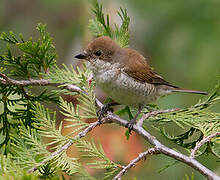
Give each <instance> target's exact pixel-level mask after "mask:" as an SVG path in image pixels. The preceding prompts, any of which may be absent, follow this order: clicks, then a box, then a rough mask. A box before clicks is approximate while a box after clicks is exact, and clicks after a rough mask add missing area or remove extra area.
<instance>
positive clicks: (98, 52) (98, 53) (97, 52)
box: [94, 50, 102, 56]
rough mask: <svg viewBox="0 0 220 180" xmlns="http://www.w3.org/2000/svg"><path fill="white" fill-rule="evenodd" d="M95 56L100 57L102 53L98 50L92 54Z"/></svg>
mask: <svg viewBox="0 0 220 180" xmlns="http://www.w3.org/2000/svg"><path fill="white" fill-rule="evenodd" d="M94 54H95V55H96V56H101V55H102V51H100V50H98V51H96V52H95V53H94Z"/></svg>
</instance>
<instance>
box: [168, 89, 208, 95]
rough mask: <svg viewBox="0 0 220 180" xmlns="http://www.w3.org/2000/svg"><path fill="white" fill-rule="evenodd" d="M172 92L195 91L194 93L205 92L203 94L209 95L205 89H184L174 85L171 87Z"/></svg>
mask: <svg viewBox="0 0 220 180" xmlns="http://www.w3.org/2000/svg"><path fill="white" fill-rule="evenodd" d="M171 91H172V92H183V93H193V94H203V95H208V93H207V92H203V91H195V90H191V89H183V88H178V87H174V88H172V89H171Z"/></svg>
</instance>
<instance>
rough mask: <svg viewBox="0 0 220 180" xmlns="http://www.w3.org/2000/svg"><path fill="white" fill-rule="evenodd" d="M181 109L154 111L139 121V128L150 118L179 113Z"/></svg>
mask: <svg viewBox="0 0 220 180" xmlns="http://www.w3.org/2000/svg"><path fill="white" fill-rule="evenodd" d="M178 110H180V109H178V108H173V109H166V110H159V111H152V112H149V113H146V114H144V115H143V116H142V117H141V118H140V119H139V121H138V123H137V126H142V125H143V122H144V120H146V119H148V118H149V117H153V116H157V115H158V114H163V113H169V112H174V111H178Z"/></svg>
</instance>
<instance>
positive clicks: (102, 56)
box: [75, 36, 208, 128]
mask: <svg viewBox="0 0 220 180" xmlns="http://www.w3.org/2000/svg"><path fill="white" fill-rule="evenodd" d="M75 57H76V58H78V59H85V60H87V61H89V62H90V63H89V64H90V65H89V66H90V68H91V70H92V72H93V76H94V78H95V81H96V83H97V85H98V86H99V87H100V88H101V89H102V90H103V91H104V92H105V93H106V94H107V95H108V96H109V97H110V98H112V99H113V100H114V101H115V102H117V103H119V104H124V105H128V106H134V107H139V111H138V112H140V111H141V110H142V108H143V105H145V104H148V103H150V102H152V101H155V100H157V99H158V98H159V97H161V96H164V95H167V94H170V93H172V92H183V93H194V94H204V95H207V94H208V93H207V92H202V91H195V90H189V89H183V88H179V87H177V86H175V85H172V84H170V83H169V82H167V81H165V80H164V79H163V78H162V77H161V76H160V75H158V74H157V73H155V72H154V71H153V69H152V68H151V67H150V65H149V64H148V63H147V60H148V59H146V58H145V57H144V56H142V55H141V54H140V53H139V52H137V51H136V50H134V49H130V48H121V47H120V46H119V45H118V44H117V43H115V42H114V41H113V40H112V39H111V38H109V37H107V36H103V37H99V38H96V39H95V40H93V41H92V42H91V43H90V44H89V45H88V46H87V48H86V49H85V50H84V52H83V53H81V54H79V55H77V56H75ZM106 107H109V106H105V109H106ZM136 118H137V115H136V116H135V118H134V119H133V120H132V121H130V123H129V125H128V127H129V128H132V126H133V124H134V123H136Z"/></svg>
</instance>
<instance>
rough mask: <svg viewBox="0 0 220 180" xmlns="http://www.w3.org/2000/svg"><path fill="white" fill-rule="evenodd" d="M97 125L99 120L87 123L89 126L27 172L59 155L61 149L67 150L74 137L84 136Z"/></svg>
mask: <svg viewBox="0 0 220 180" xmlns="http://www.w3.org/2000/svg"><path fill="white" fill-rule="evenodd" d="M98 125H100V122H99V121H96V122H94V123H91V124H89V126H88V127H87V128H86V129H84V130H83V131H81V132H80V133H79V134H77V135H76V136H74V137H73V139H72V140H70V141H69V142H68V143H66V144H65V145H64V146H62V147H61V148H60V149H58V150H57V151H55V152H53V153H52V154H51V155H50V157H48V158H47V159H45V160H43V161H42V162H40V163H39V164H37V165H36V166H35V167H33V168H31V169H29V170H28V173H32V172H34V171H36V170H37V169H38V168H39V167H40V166H42V165H44V164H46V163H47V162H48V161H49V160H51V159H52V158H54V157H55V156H57V155H59V154H60V153H62V152H63V151H65V150H67V149H68V148H69V147H70V146H71V145H72V144H73V143H74V140H75V139H79V138H82V137H84V136H85V135H86V134H87V133H89V132H90V131H92V130H93V129H94V128H95V127H97V126H98Z"/></svg>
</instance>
